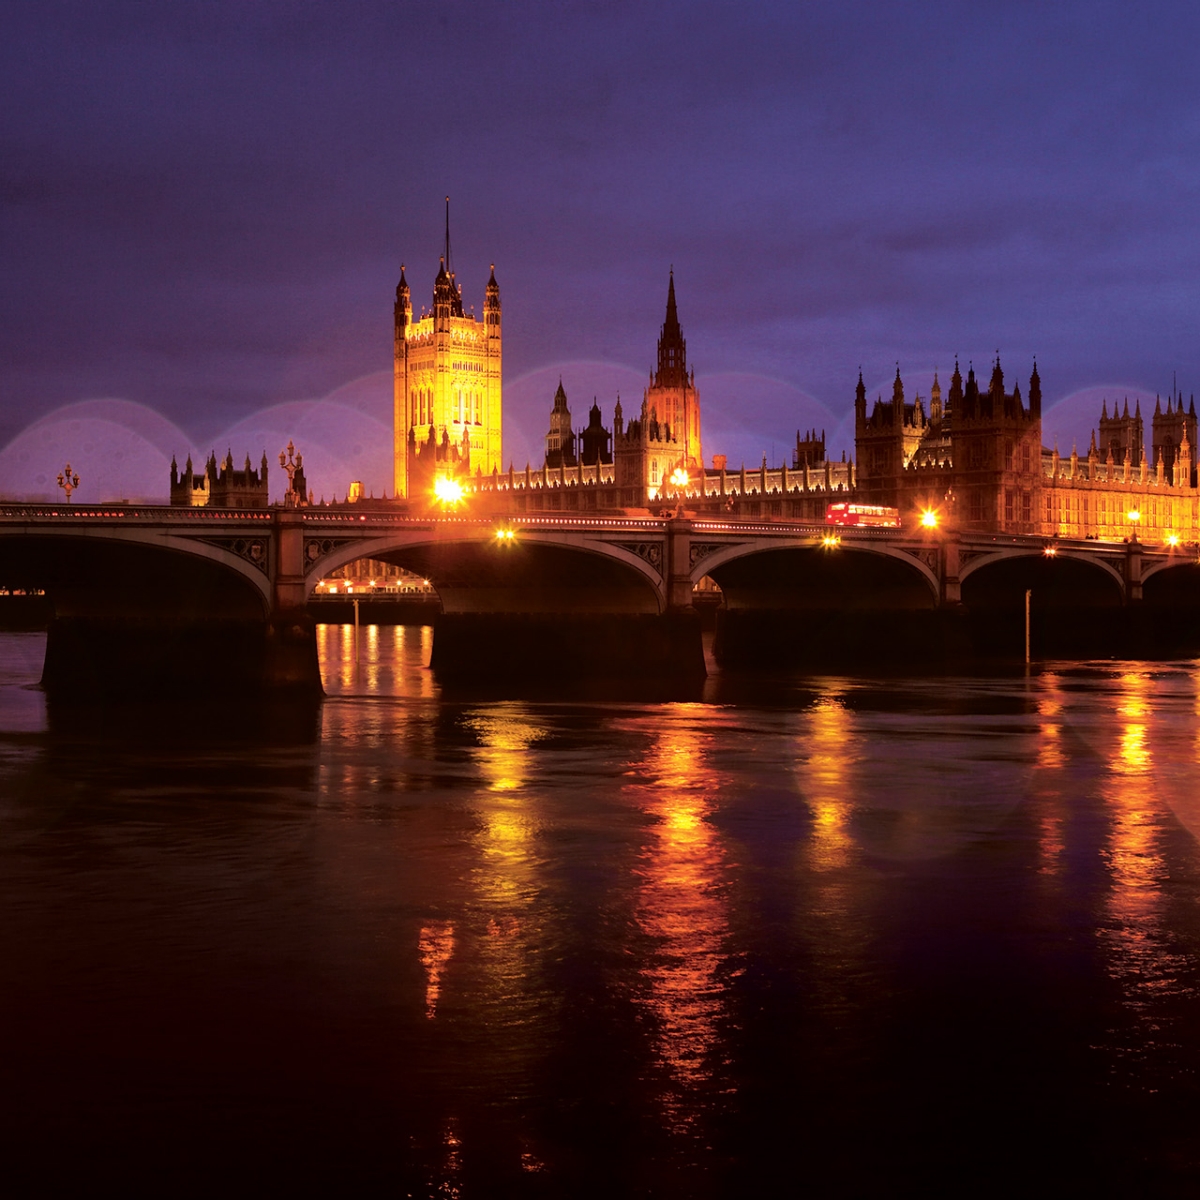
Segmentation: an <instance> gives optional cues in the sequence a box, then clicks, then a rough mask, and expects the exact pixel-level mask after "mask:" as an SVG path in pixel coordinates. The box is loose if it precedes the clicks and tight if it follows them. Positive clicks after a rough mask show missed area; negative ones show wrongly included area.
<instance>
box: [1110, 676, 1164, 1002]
mask: <svg viewBox="0 0 1200 1200" xmlns="http://www.w3.org/2000/svg"><path fill="white" fill-rule="evenodd" d="M1116 683H1117V687H1118V689H1119V695H1118V704H1117V712H1118V714H1119V716H1121V717H1122V718H1124V720H1123V722H1122V723H1121V724H1120V726H1119V727H1118V729H1117V731H1116V733H1117V736H1116V738H1115V740H1114V744H1113V748H1112V755H1111V758H1110V760H1109V780H1108V783H1107V786H1106V787H1105V799H1106V800H1107V801H1108V805H1109V810H1110V812H1111V815H1112V825H1111V827H1110V833H1109V839H1108V845H1107V846H1106V848H1105V850H1104V852H1103V853H1104V859H1105V862H1106V864H1107V866H1108V871H1109V877H1110V881H1111V891H1110V893H1109V897H1108V903H1107V906H1106V907H1107V913H1108V921H1107V922H1106V925H1105V927H1104V928H1102V929H1101V937H1102V938H1103V939H1104V941H1105V942H1106V943H1107V946H1108V950H1109V970H1110V973H1111V975H1112V976H1113V978H1114V979H1117V980H1118V981H1119V982H1120V983H1121V984H1122V987H1123V990H1124V992H1125V999H1126V1003H1128V1004H1129V1005H1130V1006H1131V1007H1133V1008H1139V1009H1140V1008H1144V1007H1145V1006H1146V1005H1147V1004H1148V1003H1149V1002H1150V1000H1151V998H1152V996H1153V995H1154V994H1155V993H1156V992H1158V991H1161V989H1162V988H1163V987H1165V986H1169V985H1170V983H1171V982H1172V979H1173V976H1174V974H1175V971H1176V969H1177V960H1178V955H1175V954H1171V953H1169V952H1168V951H1167V948H1166V946H1165V945H1164V937H1165V935H1164V929H1163V909H1164V904H1165V897H1164V894H1163V886H1164V884H1165V882H1166V880H1167V867H1166V861H1165V859H1164V857H1163V854H1162V850H1161V848H1160V845H1159V838H1160V825H1161V818H1162V815H1163V813H1162V806H1161V805H1160V803H1159V797H1158V795H1157V787H1156V782H1155V779H1154V774H1153V770H1152V755H1151V750H1150V745H1149V739H1148V719H1149V717H1150V704H1149V694H1150V690H1151V688H1152V687H1153V681H1152V679H1151V677H1150V673H1149V671H1148V670H1142V671H1130V672H1127V673H1126V674H1124V675H1122V676H1121V677H1120V679H1118V680H1117V681H1116Z"/></svg>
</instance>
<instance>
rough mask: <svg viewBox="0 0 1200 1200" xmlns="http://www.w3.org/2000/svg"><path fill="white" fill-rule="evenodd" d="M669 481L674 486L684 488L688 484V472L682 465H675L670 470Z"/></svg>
mask: <svg viewBox="0 0 1200 1200" xmlns="http://www.w3.org/2000/svg"><path fill="white" fill-rule="evenodd" d="M671 483H672V484H673V485H674V486H675V487H680V488H685V487H687V485H688V473H687V471H686V470H685V469H684V468H683V467H676V468H675V470H674V471H672V472H671Z"/></svg>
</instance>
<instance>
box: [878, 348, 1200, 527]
mask: <svg viewBox="0 0 1200 1200" xmlns="http://www.w3.org/2000/svg"><path fill="white" fill-rule="evenodd" d="M1098 425H1099V434H1098V435H1097V433H1096V432H1093V434H1092V438H1091V445H1090V447H1089V449H1088V452H1087V454H1086V456H1083V457H1081V456H1080V455H1079V454H1078V453H1077V452H1076V451H1074V450H1073V451H1072V453H1071V455H1070V457H1069V458H1063V457H1062V456H1061V455H1060V454H1059V452H1058V449H1057V448H1055V449H1053V450H1048V449H1046V448H1044V447H1043V446H1042V389H1041V380H1040V379H1039V377H1038V372H1037V366H1036V365H1035V366H1034V368H1033V374H1032V375H1031V376H1030V379H1029V399H1028V403H1026V402H1025V401H1023V399H1022V397H1021V390H1020V386H1019V385H1014V386H1013V389H1012V391H1011V392H1009V391H1007V390H1006V388H1005V383H1004V372H1003V370H1002V369H1001V366H1000V361H999V359H997V360H996V362H995V364H994V366H993V370H992V376H991V380H990V382H989V384H988V386H987V388H986V389H983V388H981V387H980V386H979V385H978V382H977V381H976V378H975V372H974V370H973V369H972V370H968V373H967V379H966V381H965V383H964V381H963V379H962V375H961V373H960V371H959V368H958V364H957V363H956V364H955V368H954V375H953V376H952V378H951V383H950V390H949V394H948V395H947V397H946V403H945V405H943V403H942V393H941V386H940V384H939V382H938V378H937V375H936V374H935V375H934V379H933V385H932V387H931V388H930V396H929V409H928V412H926V409H925V403H924V401H923V400H922V398H921V397H920V396H919V395H914V396H913V399H912V401H911V402H909V401H907V400H906V399H905V396H904V384H903V381H902V380H901V377H900V372H899V371H898V370H897V372H896V379H895V382H894V383H893V385H892V397H891V400H890V401H884V400H883V399H882V397H881V398H879V399H877V400H876V402H875V405H874V407H873V408H872V410H871V411H870V413H868V412H867V402H866V389H865V387H864V386H863V381H862V375H861V373H860V375H859V380H858V387H857V389H856V393H855V451H856V454H855V457H856V459H857V468H858V469H857V479H856V483H857V488H856V493H857V496H856V498H857V499H858V500H859V501H861V502H863V503H868V504H886V505H891V506H894V507H896V508H898V509H899V510H900V513H901V518H902V519H903V520H907V519H909V518H910V517H911V514H913V513H916V512H920V511H922V510H926V509H931V510H936V511H937V512H939V513H940V514H941V515H942V518H943V520H944V521H945V523H947V524H950V525H953V526H955V527H957V528H959V529H963V530H967V531H971V532H977V533H993V532H994V533H1010V534H1033V535H1041V536H1045V537H1056V536H1061V537H1075V538H1103V539H1106V540H1113V539H1115V540H1121V539H1122V538H1126V537H1131V536H1134V535H1135V534H1136V535H1137V536H1138V537H1140V538H1141V539H1142V540H1144V541H1168V540H1170V539H1171V538H1178V539H1179V540H1181V541H1194V540H1196V537H1197V534H1198V532H1200V512H1198V490H1197V475H1196V466H1195V449H1194V447H1195V445H1196V412H1195V404H1194V402H1192V403H1191V404H1190V406H1189V408H1188V409H1187V410H1185V409H1184V404H1183V397H1182V396H1181V395H1178V394H1172V396H1171V397H1170V398H1169V399H1168V401H1167V408H1166V411H1165V412H1164V411H1163V409H1162V404H1161V401H1157V402H1156V404H1155V412H1154V416H1153V418H1152V422H1151V443H1150V444H1151V454H1150V455H1149V456H1148V455H1147V454H1146V452H1145V444H1146V442H1145V435H1144V424H1143V419H1142V415H1141V408H1140V405H1138V404H1135V406H1134V411H1133V413H1132V414H1131V413H1130V412H1129V405H1128V402H1126V403H1125V405H1124V407H1123V408H1122V409H1120V411H1118V407H1117V406H1116V405H1114V407H1113V413H1112V415H1111V416H1110V415H1109V413H1108V405H1107V402H1105V404H1104V407H1103V409H1102V411H1101V415H1100V420H1099V422H1098Z"/></svg>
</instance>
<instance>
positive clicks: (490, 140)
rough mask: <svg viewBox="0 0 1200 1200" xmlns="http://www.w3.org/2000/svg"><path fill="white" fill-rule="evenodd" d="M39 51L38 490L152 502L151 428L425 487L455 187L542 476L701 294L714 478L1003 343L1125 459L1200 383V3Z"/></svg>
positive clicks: (68, 23)
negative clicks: (1146, 414) (1144, 420)
mask: <svg viewBox="0 0 1200 1200" xmlns="http://www.w3.org/2000/svg"><path fill="white" fill-rule="evenodd" d="M3 17H4V29H5V36H4V38H3V39H2V40H0V78H3V80H4V104H3V105H2V106H0V130H2V135H0V136H2V137H3V153H2V154H0V171H2V173H3V190H2V192H0V197H2V203H3V221H2V223H0V304H2V306H3V309H2V312H0V348H2V355H0V446H5V445H6V444H8V449H7V450H5V451H4V452H3V453H2V454H0V490H7V491H8V492H9V493H10V494H11V493H14V492H17V491H21V490H22V489H23V490H25V491H27V492H28V491H31V490H36V487H35V484H34V483H33V482H31V481H32V480H34V479H35V478H36V476H37V475H39V474H40V475H46V474H47V473H49V474H54V473H56V472H57V470H59V469H60V468H61V465H62V464H61V463H59V462H57V461H56V458H57V457H58V456H60V455H64V454H65V455H71V454H74V455H75V457H76V459H77V461H78V462H82V463H84V464H85V466H84V468H81V469H80V473H81V475H82V474H85V470H86V472H87V473H89V475H90V477H91V478H92V479H93V480H100V479H104V480H105V484H104V486H106V487H109V488H110V490H111V489H116V491H121V490H122V488H124V490H126V491H129V490H130V489H132V490H135V491H136V490H137V485H136V484H135V483H132V482H128V481H126V482H125V483H121V482H119V481H114V480H115V478H116V477H115V476H114V477H113V478H112V479H110V478H108V476H107V475H106V474H105V473H106V472H108V473H110V474H111V472H112V469H113V465H112V459H113V453H114V451H113V447H114V445H116V443H117V441H120V437H119V436H118V434H121V431H124V430H130V431H131V433H132V435H133V436H134V442H136V445H135V444H134V443H131V444H130V446H129V447H128V448H127V451H128V454H129V456H130V459H131V461H132V460H133V459H137V460H138V461H139V462H140V463H141V464H142V466H141V467H140V468H139V469H144V470H153V471H158V470H160V469H161V463H160V462H159V460H158V458H154V459H153V461H151V459H148V458H146V453H147V451H146V447H147V446H150V447H153V448H154V451H155V454H157V455H159V456H160V457H161V456H162V455H164V454H165V455H166V456H167V458H168V459H169V454H170V452H171V451H172V450H177V451H178V452H179V453H180V454H181V456H182V454H183V453H186V452H187V449H188V446H189V444H190V446H191V447H192V448H193V449H194V450H196V451H197V452H200V451H204V452H206V451H207V450H208V449H209V447H210V444H211V443H212V442H213V441H214V439H217V438H225V439H229V440H231V439H232V438H233V437H234V436H235V435H236V436H237V437H238V438H240V439H241V442H242V443H247V444H241V443H239V444H237V445H233V447H232V449H233V451H234V454H235V456H236V457H237V458H238V459H239V460H240V459H241V457H242V456H243V455H244V453H245V452H246V451H247V450H249V451H250V453H251V454H252V455H253V457H254V458H255V460H256V461H257V459H258V456H259V455H260V454H261V452H262V450H263V449H266V450H267V452H268V453H269V454H270V455H271V456H272V458H273V457H274V455H275V454H276V453H277V451H278V449H279V446H277V445H275V444H274V440H278V439H279V438H280V437H283V440H284V441H286V436H284V435H285V434H287V435H294V436H296V439H297V442H298V444H299V443H300V442H301V438H302V436H303V438H304V444H303V445H302V449H303V450H304V451H305V453H306V458H307V460H308V461H309V463H310V464H312V466H313V468H314V470H315V471H316V474H317V479H318V481H319V484H320V486H321V488H323V489H328V490H337V491H339V493H340V492H343V491H344V488H345V483H346V482H348V479H343V476H345V475H354V474H357V475H359V476H362V477H364V479H365V481H366V482H367V483H368V484H369V485H373V486H374V487H376V488H379V487H381V486H387V482H388V481H387V475H386V472H387V467H386V453H385V452H384V451H385V447H384V448H381V447H380V446H379V444H378V443H379V433H378V431H379V428H380V427H381V426H382V424H384V423H386V422H388V420H389V418H388V409H387V404H388V382H387V372H388V370H389V369H390V356H391V319H392V318H391V305H392V298H393V294H394V289H395V284H396V278H397V274H398V268H399V264H400V262H401V261H404V262H405V263H406V264H407V266H408V278H409V281H410V283H411V284H412V285H413V292H414V301H415V302H416V303H417V305H418V307H419V305H420V304H421V303H427V302H428V296H427V294H431V293H432V285H433V277H434V274H435V273H436V270H437V260H438V253H439V245H440V241H441V223H442V197H443V196H444V195H445V194H446V193H447V192H448V193H450V195H451V196H452V197H453V200H452V212H453V217H452V220H453V242H454V258H455V266H456V268H457V270H458V276H459V279H460V281H461V282H462V284H463V287H464V299H465V301H466V303H467V304H468V305H472V304H473V305H474V306H475V307H476V309H477V310H478V309H479V308H481V306H482V300H483V287H484V283H485V282H486V279H487V272H488V264H489V262H491V261H493V260H494V261H495V263H496V274H497V277H498V279H499V281H500V286H501V293H502V298H503V303H504V320H505V382H506V414H505V419H506V429H505V433H506V454H508V455H509V456H511V457H513V458H514V459H517V460H518V465H523V462H524V459H525V458H526V457H527V456H535V455H537V454H539V453H540V439H541V436H542V435H543V434H544V432H545V428H544V426H545V425H546V423H547V414H548V412H549V407H550V403H551V397H552V394H553V387H554V384H556V383H557V377H558V373H559V372H560V370H561V372H562V374H563V378H564V382H565V383H566V386H567V391H568V394H569V395H570V397H571V406H572V409H573V411H574V412H575V413H576V415H577V416H581V415H583V414H584V413H585V412H586V408H587V406H588V404H589V403H590V399H591V395H592V394H593V393H596V392H599V394H600V399H601V403H602V405H603V408H604V411H605V416H606V419H607V418H608V417H609V415H610V414H611V409H612V400H613V395H612V394H605V390H604V389H606V388H607V389H609V391H610V392H611V391H615V388H616V387H618V386H619V387H621V388H622V389H623V394H624V395H625V396H626V399H631V398H633V397H631V395H630V392H631V391H632V390H635V389H636V388H638V387H640V382H639V381H640V380H642V379H644V377H645V375H646V373H647V372H648V371H649V369H650V368H651V366H652V365H653V362H654V346H655V338H656V336H657V332H658V326H659V323H660V322H661V320H662V312H663V306H664V302H665V295H666V278H667V270H668V267H669V266H670V265H671V264H674V267H675V274H676V284H677V291H678V297H679V309H680V317H681V320H682V322H683V325H684V332H685V334H686V336H687V339H688V352H689V357H690V360H691V362H692V364H693V365H694V366H695V368H696V373H697V381H698V383H699V384H700V386H701V401H702V411H703V421H704V433H705V447H704V448H705V453H706V454H707V455H711V454H712V453H713V452H715V451H721V450H724V451H725V452H726V453H728V454H729V455H730V457H731V459H734V460H737V459H739V458H741V457H745V458H747V459H748V460H750V461H756V460H757V459H758V458H759V456H761V454H762V453H764V452H766V453H768V454H769V455H771V456H772V457H773V458H775V459H778V458H779V457H781V456H782V454H783V452H784V447H785V445H786V444H787V443H788V442H789V441H790V440H791V439H792V438H793V437H794V434H795V430H796V428H797V426H807V425H810V424H814V423H815V424H818V425H824V426H826V427H827V428H828V429H829V430H830V433H831V435H832V433H833V431H834V430H835V429H837V428H839V426H840V427H841V429H842V433H841V435H840V436H841V437H842V440H843V442H844V440H845V419H846V417H847V416H848V415H849V412H850V406H851V404H852V399H853V389H854V383H855V381H856V378H857V373H858V367H859V364H862V367H863V372H864V376H865V378H866V380H867V382H868V385H869V387H870V388H871V389H872V392H878V391H880V390H882V389H884V388H886V387H888V386H889V381H890V378H891V376H892V374H893V372H894V370H895V363H896V361H897V360H899V362H900V365H901V369H902V371H903V372H904V374H905V378H906V380H907V381H908V382H909V385H910V389H911V388H912V387H914V386H915V387H916V388H918V389H919V390H920V392H921V394H922V395H927V394H928V386H929V381H930V376H931V374H932V370H933V368H934V367H935V366H936V367H938V368H940V369H941V371H942V378H943V381H944V380H945V378H946V376H947V375H948V374H949V371H950V369H951V367H952V364H953V358H954V355H955V353H958V354H959V355H960V356H961V359H962V362H963V366H964V369H965V367H966V363H967V360H969V359H974V361H975V363H976V365H977V367H981V368H982V369H984V370H985V371H986V369H987V364H988V363H989V361H990V358H991V356H992V354H993V353H994V352H995V350H996V349H997V348H999V350H1000V351H1001V355H1002V360H1003V362H1004V365H1005V367H1006V370H1007V371H1008V372H1010V378H1011V374H1012V373H1019V375H1020V378H1021V382H1022V391H1025V390H1026V384H1027V379H1028V374H1029V369H1030V364H1031V360H1032V357H1033V355H1034V354H1036V355H1037V359H1038V364H1039V367H1040V370H1041V375H1042V379H1043V386H1044V389H1045V393H1046V397H1047V403H1048V405H1054V404H1055V403H1056V402H1059V401H1062V400H1063V399H1064V398H1067V397H1071V396H1074V395H1075V394H1076V393H1080V392H1085V394H1086V397H1087V400H1086V404H1082V403H1081V402H1079V401H1075V402H1070V401H1068V403H1067V404H1066V405H1065V407H1064V406H1062V405H1060V408H1059V412H1058V414H1057V417H1056V416H1055V414H1054V413H1053V412H1052V413H1051V414H1050V415H1049V416H1048V419H1047V422H1046V428H1047V438H1046V440H1047V441H1050V440H1051V439H1052V436H1058V437H1059V438H1060V439H1066V440H1068V441H1069V439H1070V438H1071V437H1079V438H1080V440H1081V441H1082V442H1084V443H1085V444H1086V438H1087V432H1088V429H1089V428H1090V425H1091V423H1092V414H1091V408H1092V407H1093V404H1092V397H1094V396H1099V395H1100V394H1106V395H1109V396H1112V395H1122V396H1123V395H1125V394H1128V395H1129V396H1130V397H1131V398H1132V397H1133V396H1134V395H1146V394H1149V395H1153V393H1154V392H1155V391H1161V392H1162V393H1163V394H1164V395H1165V394H1166V392H1167V391H1168V390H1169V389H1170V386H1171V378H1172V372H1173V371H1178V374H1179V382H1180V386H1181V387H1182V388H1183V389H1184V391H1185V392H1190V391H1193V390H1200V342H1198V340H1197V332H1198V326H1200V320H1198V318H1200V271H1198V269H1197V268H1198V265H1200V263H1198V259H1200V232H1198V221H1197V213H1200V197H1198V196H1197V194H1196V193H1197V180H1198V170H1200V101H1198V100H1197V99H1196V89H1195V87H1194V84H1193V82H1192V80H1193V77H1194V75H1195V67H1196V63H1195V59H1196V57H1197V48H1198V47H1200V9H1197V7H1196V6H1195V5H1193V4H1187V3H1174V4H1154V3H1149V4H1147V3H1143V4H1140V5H1137V6H1134V5H1131V4H1127V3H1120V4H1106V3H1102V2H1098V0H1088V2H1087V3H1080V4H1069V3H1058V4H1053V5H1050V4H1045V3H1032V2H1031V3H1020V2H1018V0H1004V2H1003V3H981V2H979V0H975V2H972V3H962V4H957V3H940V4H939V3H905V4H899V3H896V4H882V3H878V4H855V3H847V2H846V0H839V2H838V3H806V4H796V3H786V4H779V5H776V6H771V5H767V4H754V5H749V4H744V3H742V4H728V5H724V4H718V5H711V4H703V3H695V2H694V0H693V2H689V3H684V4H678V5H673V4H667V3H660V4H656V5H646V4H643V3H638V4H622V3H615V2H611V0H609V2H605V3H597V4H569V3H566V4H564V3H555V4H544V5H529V4H521V3H511V2H510V3H506V4H490V5H488V4H457V3H446V2H440V3H438V4H408V3H400V2H397V0H391V2H389V3H351V2H347V3H341V4H337V5H333V4H326V3H322V4H316V3H312V4H309V3H302V2H300V0H287V2H286V3H266V2H252V3H245V2H242V3H223V2H220V0H212V2H207V3H201V2H199V0H196V2H194V3H186V4H149V3H137V4H133V3H125V4H121V3H106V2H104V0H80V2H76V3H55V2H53V0H43V2H40V3H38V4H32V3H15V2H12V0H10V2H9V3H6V4H5V5H4V9H3ZM1093 389H1099V390H1098V391H1093ZM636 399H640V396H638V397H636ZM636 399H635V402H636ZM98 400H107V401H110V402H113V401H117V402H119V403H116V404H113V403H110V404H109V405H108V407H107V408H105V407H104V406H103V405H101V406H97V405H96V404H95V401H98ZM84 401H87V402H91V403H90V407H89V406H86V405H85V406H84V408H83V409H82V410H80V411H77V410H75V409H68V411H67V412H65V413H63V412H60V411H59V410H61V409H63V407H64V406H74V405H78V404H79V403H80V402H84ZM313 402H317V403H313ZM138 406H141V409H139V408H138ZM280 406H282V407H280ZM1151 406H1152V405H1151ZM1096 407H1098V404H1097V405H1096ZM142 409H150V410H153V412H152V413H145V412H142ZM1077 410H1078V411H1077ZM139 413H140V414H141V415H140V416H139V415H138V414H139ZM38 422H41V424H40V425H38V424H37V423H38ZM89 422H91V423H92V424H91V425H89ZM72 423H75V424H76V425H77V427H74V428H73V424H72ZM92 425H95V426H96V429H97V430H99V432H95V431H93V433H94V434H95V436H92V435H91V434H89V433H88V430H90V429H92ZM30 426H33V427H34V428H33V429H30V428H29V427H30ZM101 427H103V428H101ZM105 430H107V432H105ZM22 431H24V432H22ZM122 436H123V435H122ZM252 437H258V438H259V441H258V442H252V443H251V442H250V439H251V438H252ZM14 439H15V441H14ZM22 439H23V440H22ZM114 439H115V440H114ZM138 439H140V441H139V440H138ZM268 439H274V440H271V441H270V444H266V445H263V444H260V442H262V441H267V440H268ZM18 443H19V445H18ZM176 443H178V445H176ZM280 444H282V442H281V443H280ZM355 446H357V447H359V450H358V451H357V452H356V451H355V449H354V447H355ZM87 447H90V449H89V448H87ZM224 448H225V447H224V445H218V446H217V449H218V450H219V451H222V450H224ZM838 448H839V449H840V445H839V447H838ZM1063 449H1064V452H1069V445H1064V447H1063ZM122 453H125V451H122ZM21 455H24V456H25V457H24V458H23V459H22V458H21ZM139 455H141V458H138V456H139ZM43 459H44V460H45V461H44V462H43ZM164 461H165V460H164ZM18 463H20V464H21V465H19V466H18ZM147 464H149V465H147ZM22 471H24V472H25V474H21V472H22ZM52 486H53V485H52V483H51V484H50V485H49V487H50V488H52ZM97 486H98V485H97ZM163 486H164V488H165V482H164V485H163ZM114 494H115V493H114ZM80 495H81V498H82V499H85V500H86V499H89V498H97V499H98V498H102V497H101V496H100V495H99V494H98V493H96V494H94V495H93V496H92V497H89V495H88V492H87V486H86V484H85V487H84V488H83V489H81V493H80Z"/></svg>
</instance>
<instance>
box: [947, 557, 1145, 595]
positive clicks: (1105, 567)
mask: <svg viewBox="0 0 1200 1200" xmlns="http://www.w3.org/2000/svg"><path fill="white" fill-rule="evenodd" d="M1018 560H1022V561H1025V562H1027V563H1030V564H1045V567H1044V568H1040V573H1041V574H1043V575H1047V574H1049V572H1050V571H1052V570H1053V568H1054V564H1056V563H1065V562H1075V563H1084V564H1087V566H1089V567H1094V568H1095V569H1096V570H1098V571H1099V572H1100V573H1101V574H1102V575H1103V576H1105V577H1107V579H1108V580H1109V581H1110V582H1111V583H1112V584H1113V585H1114V586H1115V587H1116V589H1117V592H1118V594H1119V595H1120V597H1121V599H1122V600H1124V599H1125V577H1124V576H1123V575H1122V574H1121V572H1120V571H1118V570H1117V569H1116V568H1115V567H1114V566H1113V565H1112V564H1111V563H1110V562H1107V561H1105V560H1104V559H1103V558H1100V557H1099V556H1098V555H1095V554H1087V553H1083V552H1080V551H1078V550H1070V549H1059V550H1058V551H1057V553H1056V554H1054V555H1052V556H1047V555H1046V553H1045V551H1044V549H1042V550H1037V549H1033V548H1028V549H1026V548H1024V547H1012V548H1008V547H1006V548H1004V549H1002V550H995V551H991V552H989V553H986V554H980V555H977V556H976V557H974V558H971V559H969V560H968V561H966V562H965V563H963V564H962V566H961V567H960V568H959V572H958V578H959V581H960V582H961V583H963V584H966V581H967V580H968V579H969V578H970V577H971V576H972V575H975V574H977V573H978V572H979V571H981V570H987V569H989V568H992V567H995V566H996V565H997V564H999V563H1006V562H1016V561H1018ZM1068 569H1069V568H1068Z"/></svg>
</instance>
